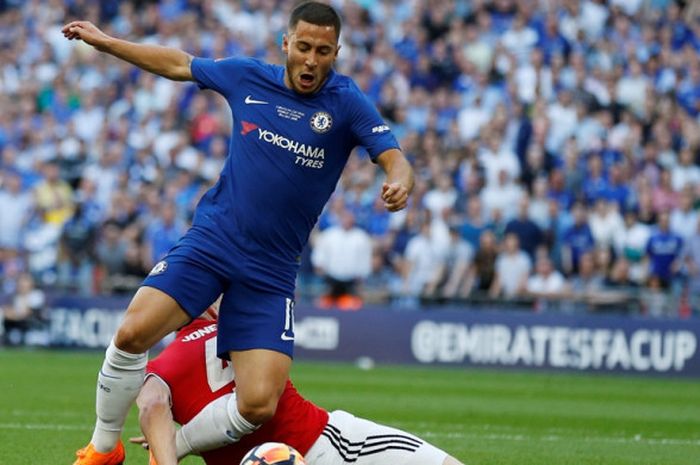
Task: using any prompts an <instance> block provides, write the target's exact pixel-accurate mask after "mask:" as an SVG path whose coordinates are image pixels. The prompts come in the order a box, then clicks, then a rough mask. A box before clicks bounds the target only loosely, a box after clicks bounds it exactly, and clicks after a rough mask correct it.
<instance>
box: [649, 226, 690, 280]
mask: <svg viewBox="0 0 700 465" xmlns="http://www.w3.org/2000/svg"><path fill="white" fill-rule="evenodd" d="M682 251H683V239H682V238H681V237H680V236H679V235H677V234H675V233H673V232H672V231H671V229H670V220H669V214H668V212H661V213H660V214H659V226H658V228H657V229H656V230H655V231H653V232H652V234H651V236H650V237H649V241H648V242H647V248H646V252H647V256H648V258H649V279H650V284H653V285H654V287H658V288H663V289H667V288H669V286H670V285H671V279H672V278H673V277H674V276H675V275H676V274H677V273H678V272H679V271H680V266H681V252H682Z"/></svg>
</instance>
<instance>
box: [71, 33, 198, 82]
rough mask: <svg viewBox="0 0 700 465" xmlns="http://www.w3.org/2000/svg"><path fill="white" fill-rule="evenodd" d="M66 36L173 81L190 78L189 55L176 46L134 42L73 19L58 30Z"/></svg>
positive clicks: (190, 57)
mask: <svg viewBox="0 0 700 465" xmlns="http://www.w3.org/2000/svg"><path fill="white" fill-rule="evenodd" d="M61 31H62V32H63V35H64V37H66V38H67V39H68V40H73V39H80V40H82V41H83V42H85V43H86V44H90V45H92V46H93V47H95V48H96V49H97V50H99V51H101V52H105V53H109V54H110V55H114V56H115V57H117V58H121V59H122V60H124V61H128V62H129V63H131V64H133V65H136V66H138V67H139V68H141V69H145V70H146V71H150V72H151V73H155V74H158V75H159V76H163V77H166V78H168V79H172V80H174V81H191V80H193V78H192V71H191V70H190V63H191V62H192V55H190V54H188V53H186V52H183V51H182V50H178V49H175V48H168V47H161V46H159V45H147V44H137V43H134V42H129V41H126V40H122V39H117V38H115V37H112V36H109V35H107V34H105V33H104V32H102V31H101V30H100V29H99V28H98V27H97V26H95V25H94V24H92V23H91V22H89V21H72V22H70V23H68V24H66V25H65V26H63V29H62V30H61Z"/></svg>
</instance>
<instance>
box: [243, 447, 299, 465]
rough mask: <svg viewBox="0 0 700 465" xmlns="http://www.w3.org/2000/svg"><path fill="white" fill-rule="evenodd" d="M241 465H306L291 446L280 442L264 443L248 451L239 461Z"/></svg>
mask: <svg viewBox="0 0 700 465" xmlns="http://www.w3.org/2000/svg"><path fill="white" fill-rule="evenodd" d="M241 465H306V461H304V457H302V455H301V454H300V453H299V452H298V451H297V450H296V449H295V448H293V447H292V446H288V445H287V444H284V443H281V442H266V443H264V444H260V445H259V446H255V447H253V448H252V449H251V450H250V451H248V453H247V454H245V456H244V457H243V460H241Z"/></svg>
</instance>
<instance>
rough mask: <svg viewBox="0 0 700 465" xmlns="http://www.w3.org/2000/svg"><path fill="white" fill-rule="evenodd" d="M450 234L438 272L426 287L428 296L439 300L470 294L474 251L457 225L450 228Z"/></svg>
mask: <svg viewBox="0 0 700 465" xmlns="http://www.w3.org/2000/svg"><path fill="white" fill-rule="evenodd" d="M449 236H450V237H449V243H448V245H447V247H446V248H445V249H444V250H442V251H441V253H440V254H439V257H438V260H439V264H438V266H437V270H436V273H435V275H434V276H433V279H432V280H431V281H430V282H429V283H428V285H427V286H426V289H425V294H426V296H428V297H431V298H437V299H438V300H444V299H454V298H457V297H461V298H465V297H467V295H468V294H469V289H468V288H467V284H468V280H467V273H468V271H469V267H470V266H471V263H472V259H473V257H474V251H473V249H472V247H471V245H470V244H469V243H468V242H467V241H466V240H464V239H462V236H461V235H460V232H459V229H458V228H457V227H456V226H451V227H450V228H449Z"/></svg>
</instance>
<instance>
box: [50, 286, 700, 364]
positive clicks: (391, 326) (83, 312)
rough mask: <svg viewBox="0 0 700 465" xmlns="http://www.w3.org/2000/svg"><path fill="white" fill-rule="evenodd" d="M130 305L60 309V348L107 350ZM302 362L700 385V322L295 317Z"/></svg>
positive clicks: (510, 315)
mask: <svg viewBox="0 0 700 465" xmlns="http://www.w3.org/2000/svg"><path fill="white" fill-rule="evenodd" d="M127 303H128V299H117V298H103V299H99V298H90V299H84V298H71V297H57V298H54V299H51V307H52V308H51V310H50V312H49V314H50V316H51V320H50V326H49V327H50V338H49V339H50V344H51V345H52V346H56V347H85V348H104V347H106V346H107V344H109V341H110V339H111V337H112V335H113V334H114V332H115V331H116V329H117V327H118V325H119V321H120V320H121V318H122V317H123V311H124V309H125V308H126V305H127ZM295 313H296V324H295V329H294V332H295V335H296V347H295V354H296V357H297V358H298V359H309V360H329V361H330V360H333V361H357V360H358V359H364V360H372V361H374V362H376V363H402V364H420V365H449V366H462V367H468V366H484V367H486V366H489V367H501V368H518V369H530V368H532V369H550V370H567V371H595V372H627V373H639V374H651V375H662V376H663V375H667V376H668V375H672V376H695V377H700V351H699V347H698V339H700V320H698V319H689V320H676V319H673V320H671V319H668V320H667V319H663V320H662V319H651V318H642V317H629V316H611V315H564V314H546V313H545V314H532V313H518V312H508V311H502V312H499V311H473V310H471V311H465V310H427V311H415V312H402V311H395V310H392V309H367V310H361V311H358V312H340V311H328V310H319V309H316V308H312V307H303V306H299V307H297V308H296V309H295Z"/></svg>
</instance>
